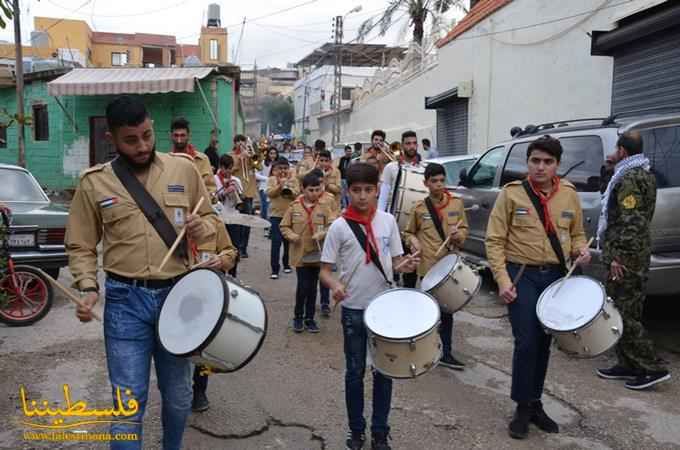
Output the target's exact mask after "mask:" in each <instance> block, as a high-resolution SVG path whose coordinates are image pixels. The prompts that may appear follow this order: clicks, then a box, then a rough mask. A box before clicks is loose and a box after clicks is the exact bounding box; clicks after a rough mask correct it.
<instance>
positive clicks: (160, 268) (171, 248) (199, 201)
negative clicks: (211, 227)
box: [158, 197, 205, 272]
mask: <svg viewBox="0 0 680 450" xmlns="http://www.w3.org/2000/svg"><path fill="white" fill-rule="evenodd" d="M203 200H205V197H201V198H200V199H198V203H196V207H195V208H194V210H193V211H192V212H191V214H192V215H196V214H198V210H199V209H200V208H201V205H203ZM186 232H187V227H186V226H185V227H184V228H182V231H180V232H179V235H178V236H177V239H175V242H174V243H173V244H172V247H170V250H168V253H167V254H166V255H165V258H163V261H161V265H160V266H158V271H159V272H160V271H162V270H163V267H165V265H166V264H167V263H168V260H169V259H170V256H172V254H173V253H175V250H177V246H178V245H179V243H180V242H181V241H182V239H183V238H184V235H185V234H186Z"/></svg>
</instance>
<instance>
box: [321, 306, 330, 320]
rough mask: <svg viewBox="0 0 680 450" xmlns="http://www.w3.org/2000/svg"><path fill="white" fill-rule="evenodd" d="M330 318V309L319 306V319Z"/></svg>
mask: <svg viewBox="0 0 680 450" xmlns="http://www.w3.org/2000/svg"><path fill="white" fill-rule="evenodd" d="M330 316H331V307H330V306H328V305H321V317H323V318H324V319H328V318H329V317H330Z"/></svg>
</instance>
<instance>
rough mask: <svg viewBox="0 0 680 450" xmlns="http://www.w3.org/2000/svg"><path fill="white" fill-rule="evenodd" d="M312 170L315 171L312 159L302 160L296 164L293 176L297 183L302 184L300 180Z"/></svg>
mask: <svg viewBox="0 0 680 450" xmlns="http://www.w3.org/2000/svg"><path fill="white" fill-rule="evenodd" d="M314 169H316V165H315V164H314V159H312V158H306V159H303V160H302V161H300V162H299V163H297V166H296V167H295V176H297V179H298V181H299V182H301V183H302V179H303V178H304V177H305V175H307V174H308V173H309V172H311V171H312V170H314Z"/></svg>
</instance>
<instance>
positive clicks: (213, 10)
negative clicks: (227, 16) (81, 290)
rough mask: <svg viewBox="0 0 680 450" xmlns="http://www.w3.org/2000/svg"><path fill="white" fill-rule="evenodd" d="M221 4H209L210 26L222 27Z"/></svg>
mask: <svg viewBox="0 0 680 450" xmlns="http://www.w3.org/2000/svg"><path fill="white" fill-rule="evenodd" d="M220 23H221V21H220V5H218V4H217V3H211V4H209V5H208V26H209V27H220V26H221V24H220Z"/></svg>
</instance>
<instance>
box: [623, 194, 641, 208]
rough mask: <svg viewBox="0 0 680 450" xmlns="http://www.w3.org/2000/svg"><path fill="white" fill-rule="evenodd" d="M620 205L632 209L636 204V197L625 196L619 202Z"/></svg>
mask: <svg viewBox="0 0 680 450" xmlns="http://www.w3.org/2000/svg"><path fill="white" fill-rule="evenodd" d="M621 205H622V206H623V207H624V208H625V209H633V208H635V207H636V206H637V199H636V198H635V196H634V195H629V196H627V197H626V198H624V199H623V201H622V202H621Z"/></svg>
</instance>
